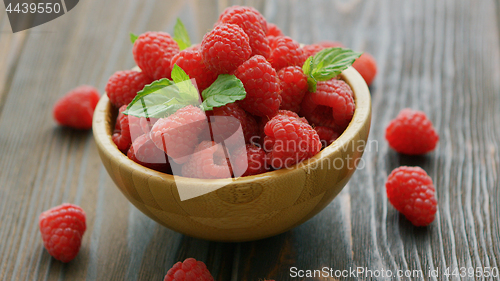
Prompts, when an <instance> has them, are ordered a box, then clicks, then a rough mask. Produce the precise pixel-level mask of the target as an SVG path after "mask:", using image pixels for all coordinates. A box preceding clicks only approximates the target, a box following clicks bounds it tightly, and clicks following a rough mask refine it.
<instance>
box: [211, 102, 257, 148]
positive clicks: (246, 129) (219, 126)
mask: <svg viewBox="0 0 500 281" xmlns="http://www.w3.org/2000/svg"><path fill="white" fill-rule="evenodd" d="M213 115H214V116H219V117H216V119H215V122H214V121H212V122H211V127H212V132H213V134H214V137H215V138H217V139H216V140H215V141H216V142H220V141H222V140H227V141H231V139H228V137H231V135H233V134H234V132H236V130H237V129H238V127H239V126H240V125H241V130H242V131H243V135H244V137H245V140H244V141H245V142H246V143H250V139H251V138H252V137H253V136H255V135H257V133H258V130H259V128H258V125H257V121H255V118H254V117H253V116H252V115H250V114H249V113H248V112H246V111H245V110H243V109H242V108H241V107H239V106H238V105H237V104H235V103H229V104H226V105H224V106H221V107H217V108H214V110H213ZM224 116H226V117H229V118H223V117H224ZM219 139H220V140H219ZM235 141H236V142H237V140H235ZM226 144H228V143H227V142H226ZM235 144H238V143H235Z"/></svg>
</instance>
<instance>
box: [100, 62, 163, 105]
mask: <svg viewBox="0 0 500 281" xmlns="http://www.w3.org/2000/svg"><path fill="white" fill-rule="evenodd" d="M152 82H153V79H151V78H149V76H147V75H146V74H144V73H142V72H140V71H135V70H125V71H118V72H116V73H115V74H113V75H112V76H111V77H110V78H109V80H108V83H107V84H106V88H105V91H106V94H107V95H108V98H109V101H110V102H111V103H112V104H113V105H114V106H116V107H117V108H120V107H121V106H122V105H125V104H129V103H130V102H131V101H132V100H133V99H134V98H135V96H136V95H137V92H139V91H141V90H142V89H144V86H146V85H148V84H151V83H152Z"/></svg>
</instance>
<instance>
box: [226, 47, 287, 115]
mask: <svg viewBox="0 0 500 281" xmlns="http://www.w3.org/2000/svg"><path fill="white" fill-rule="evenodd" d="M234 75H235V76H236V77H237V78H238V79H240V80H241V82H242V83H243V85H244V86H245V90H246V92H247V95H246V97H245V98H244V99H243V100H241V101H238V104H239V105H240V106H241V107H242V108H243V109H245V110H246V111H248V112H250V113H251V114H253V115H257V116H273V115H275V114H276V112H278V110H279V107H280V104H281V95H280V92H281V89H280V83H279V78H278V75H277V74H276V70H274V68H273V67H272V66H271V64H270V63H269V62H268V61H266V59H265V58H264V57H263V56H253V57H251V58H250V59H249V60H247V61H246V62H244V63H243V64H242V65H240V66H239V67H238V68H237V69H236V71H235V72H234Z"/></svg>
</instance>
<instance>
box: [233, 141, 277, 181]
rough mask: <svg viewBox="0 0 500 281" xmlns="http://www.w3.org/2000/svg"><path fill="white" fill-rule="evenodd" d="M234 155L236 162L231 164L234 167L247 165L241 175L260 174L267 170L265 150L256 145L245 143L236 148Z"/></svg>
mask: <svg viewBox="0 0 500 281" xmlns="http://www.w3.org/2000/svg"><path fill="white" fill-rule="evenodd" d="M235 155H236V156H237V157H234V158H235V160H236V163H233V165H234V166H236V167H245V166H246V167H247V168H246V171H245V173H244V174H243V175H241V176H242V177H245V176H253V175H258V174H262V173H265V172H267V170H268V167H267V165H266V152H265V151H264V150H263V149H262V148H260V147H258V146H255V145H253V144H247V145H246V146H245V147H241V148H239V149H238V150H236V152H235ZM244 156H246V157H244ZM241 170H243V169H241Z"/></svg>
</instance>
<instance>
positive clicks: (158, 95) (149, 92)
mask: <svg viewBox="0 0 500 281" xmlns="http://www.w3.org/2000/svg"><path fill="white" fill-rule="evenodd" d="M179 100H180V94H179V89H178V88H177V86H176V85H175V84H174V83H173V82H172V81H170V80H168V79H166V78H163V79H160V80H157V81H154V82H153V83H151V84H149V85H146V86H145V87H144V89H143V90H142V91H139V92H138V93H137V95H136V96H135V98H134V99H133V100H132V101H131V102H130V104H129V105H128V106H127V109H126V110H125V111H124V112H123V114H125V115H132V116H137V117H155V118H161V117H165V116H168V115H170V114H173V113H175V111H177V109H179V108H182V107H184V105H183V104H182V103H181V102H180V101H179Z"/></svg>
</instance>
